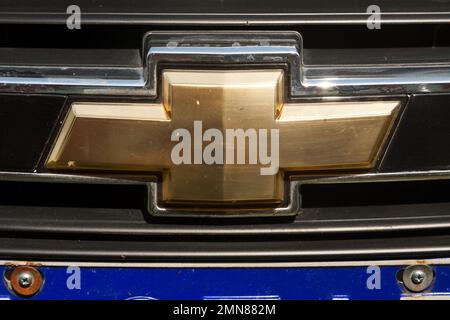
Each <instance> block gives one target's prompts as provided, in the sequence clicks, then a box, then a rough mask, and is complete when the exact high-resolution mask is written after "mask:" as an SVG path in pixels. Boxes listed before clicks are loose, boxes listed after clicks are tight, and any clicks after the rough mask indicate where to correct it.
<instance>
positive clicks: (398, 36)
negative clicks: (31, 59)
mask: <svg viewBox="0 0 450 320" xmlns="http://www.w3.org/2000/svg"><path fill="white" fill-rule="evenodd" d="M155 30H159V31H164V30H170V31H175V30H182V31H183V32H185V33H187V34H188V33H189V31H192V30H254V31H255V36H257V31H258V30H290V31H298V32H300V33H301V34H302V35H303V40H304V43H303V45H304V47H305V48H306V49H327V48H334V49H345V48H396V47H397V48H400V47H436V46H450V25H448V24H401V25H400V24H399V25H386V24H385V25H382V28H381V29H379V30H369V29H368V28H367V26H366V25H365V24H361V25H302V26H299V25H297V26H247V27H245V26H230V27H219V26H183V27H174V26H155V25H152V26H145V25H130V26H125V25H83V28H82V29H80V30H69V29H67V27H66V26H65V25H32V24H30V25H27V24H24V25H15V24H4V25H0V47H4V48H8V47H9V48H66V49H67V48H73V49H141V48H142V38H143V36H144V34H145V33H146V32H148V31H155Z"/></svg>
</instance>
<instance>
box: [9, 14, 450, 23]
mask: <svg viewBox="0 0 450 320" xmlns="http://www.w3.org/2000/svg"><path fill="white" fill-rule="evenodd" d="M367 18H368V14H367V13H364V12H354V13H351V12H344V13H313V12H309V13H308V12H305V13H281V12H273V13H272V12H271V13H247V14H244V13H203V14H199V13H181V12H180V13H161V12H153V13H127V14H123V13H94V12H86V13H83V24H86V25H90V24H96V25H98V24H126V25H133V24H148V25H171V26H173V25H178V26H180V25H227V26H230V25H231V26H245V27H248V26H249V25H250V26H252V25H264V26H272V25H287V24H288V25H302V24H303V25H307V24H322V25H329V24H340V25H342V24H345V25H348V24H356V25H366V23H367ZM66 19H67V14H66V13H65V12H61V13H56V12H53V13H52V12H25V13H23V12H15V11H2V12H0V23H17V22H18V21H20V23H26V24H49V23H51V24H63V25H65V24H66ZM449 22H450V12H442V11H430V12H383V13H382V15H381V23H382V24H386V25H388V24H411V23H414V24H431V23H449Z"/></svg>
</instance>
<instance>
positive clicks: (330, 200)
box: [300, 180, 450, 208]
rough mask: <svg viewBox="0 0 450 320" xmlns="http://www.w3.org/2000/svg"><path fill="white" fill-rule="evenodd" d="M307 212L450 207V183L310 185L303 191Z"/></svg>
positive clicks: (303, 202)
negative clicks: (384, 207)
mask: <svg viewBox="0 0 450 320" xmlns="http://www.w3.org/2000/svg"><path fill="white" fill-rule="evenodd" d="M300 192H301V195H302V207H303V208H323V207H356V206H383V205H402V204H430V203H447V202H449V203H450V181H449V180H433V181H396V182H377V183H336V184H309V185H306V184H305V185H303V186H302V187H301V191H300Z"/></svg>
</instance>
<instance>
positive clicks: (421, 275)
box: [411, 270, 426, 284]
mask: <svg viewBox="0 0 450 320" xmlns="http://www.w3.org/2000/svg"><path fill="white" fill-rule="evenodd" d="M425 277H426V275H425V272H423V271H422V270H414V271H413V272H412V274H411V281H412V282H413V283H414V284H421V283H422V282H423V281H424V280H425Z"/></svg>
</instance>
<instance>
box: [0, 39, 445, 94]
mask: <svg viewBox="0 0 450 320" xmlns="http://www.w3.org/2000/svg"><path fill="white" fill-rule="evenodd" d="M303 54H304V50H303V48H302V38H301V36H300V34H298V33H296V32H281V31H280V32H262V31H258V33H255V32H253V31H251V32H232V31H230V32H192V31H189V32H185V33H183V32H151V33H148V34H147V35H146V36H145V39H144V50H143V57H145V58H144V59H143V60H145V61H143V62H142V67H91V66H85V67H83V66H77V67H55V66H53V67H52V66H13V65H0V92H27V93H29V92H37V93H64V94H98V95H103V94H105V95H122V96H146V97H149V98H152V99H154V98H156V96H157V93H158V88H157V84H158V81H157V78H158V72H159V68H160V66H161V65H163V64H164V65H168V66H170V65H174V64H182V65H197V66H198V65H205V64H213V65H219V66H220V65H224V64H226V65H231V66H234V67H252V66H253V67H258V66H260V65H264V67H267V66H270V65H273V66H280V65H282V66H286V65H287V66H288V69H289V70H290V76H291V80H290V84H289V87H290V96H291V98H293V99H295V98H297V97H299V98H301V97H306V96H308V97H311V96H346V95H368V94H370V95H371V94H412V93H435V92H450V58H449V59H448V61H442V60H441V62H439V63H435V64H427V63H426V57H421V58H422V59H421V61H423V63H410V62H409V63H408V62H407V61H406V62H405V63H404V64H403V63H402V62H401V61H399V59H395V63H391V64H389V61H387V62H386V63H385V64H380V63H378V64H371V61H369V60H368V61H367V63H365V64H361V59H360V58H359V59H358V64H355V65H352V64H348V63H347V64H344V65H305V64H304V61H303Z"/></svg>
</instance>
